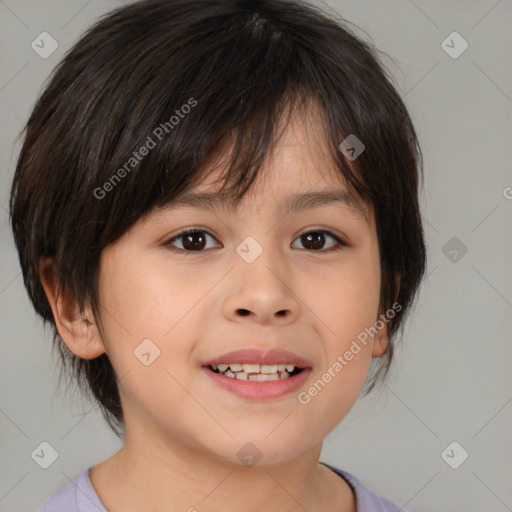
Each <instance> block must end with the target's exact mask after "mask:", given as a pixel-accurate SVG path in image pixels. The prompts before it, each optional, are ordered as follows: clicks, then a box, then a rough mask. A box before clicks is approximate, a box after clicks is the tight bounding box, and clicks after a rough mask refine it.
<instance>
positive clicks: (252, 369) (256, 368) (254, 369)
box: [244, 364, 261, 373]
mask: <svg viewBox="0 0 512 512" xmlns="http://www.w3.org/2000/svg"><path fill="white" fill-rule="evenodd" d="M260 368H261V367H260V365H259V364H244V372H245V373H260Z"/></svg>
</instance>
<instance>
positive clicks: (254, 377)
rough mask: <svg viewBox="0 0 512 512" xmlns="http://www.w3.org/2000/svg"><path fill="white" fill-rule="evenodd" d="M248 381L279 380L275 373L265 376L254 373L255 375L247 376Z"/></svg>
mask: <svg viewBox="0 0 512 512" xmlns="http://www.w3.org/2000/svg"><path fill="white" fill-rule="evenodd" d="M249 380H256V381H259V382H261V381H264V380H279V375H277V373H272V374H270V375H266V374H264V373H256V374H255V375H249Z"/></svg>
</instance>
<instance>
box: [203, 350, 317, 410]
mask: <svg viewBox="0 0 512 512" xmlns="http://www.w3.org/2000/svg"><path fill="white" fill-rule="evenodd" d="M202 368H203V371H204V372H205V373H206V374H207V375H208V376H209V377H210V378H211V379H212V381H213V382H214V383H215V384H216V385H217V386H219V387H220V388H223V389H225V390H227V391H229V392H231V393H234V394H235V395H238V396H239V397H242V398H249V399H259V400H268V399H275V398H280V397H283V396H285V395H288V394H290V393H292V392H293V391H296V390H297V389H298V388H299V387H301V386H302V385H303V384H304V382H305V381H306V380H307V378H308V376H309V375H310V374H311V371H312V368H311V364H310V363H309V362H308V361H306V360H305V359H303V358H301V357H299V356H297V355H296V354H293V353H292V352H288V351H286V350H282V349H272V350H267V351H261V350H255V349H241V350H236V351H234V352H229V353H227V354H224V355H222V356H220V357H218V358H216V359H212V360H210V361H206V362H205V363H204V364H203V365H202Z"/></svg>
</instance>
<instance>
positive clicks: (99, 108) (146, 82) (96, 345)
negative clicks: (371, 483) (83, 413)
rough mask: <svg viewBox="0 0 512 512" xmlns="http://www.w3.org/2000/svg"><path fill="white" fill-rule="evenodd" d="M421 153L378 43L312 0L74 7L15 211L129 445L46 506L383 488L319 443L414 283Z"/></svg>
mask: <svg viewBox="0 0 512 512" xmlns="http://www.w3.org/2000/svg"><path fill="white" fill-rule="evenodd" d="M421 169H422V159H421V150H420V148H419V145H418V142H417V138H416V134H415V131H414V128H413V125H412V123H411V119H410V117H409V115H408V113H407V110H406V107H405V106H404V104H403V102H402V100H401V99H400V96H399V94H398V93H397V92H396V90H395V88H394V86H393V85H392V81H391V78H390V77H389V75H388V74H387V73H386V72H385V70H384V68H383V66H382V65H381V64H380V63H379V61H378V58H377V53H376V51H375V50H374V49H373V48H372V47H371V46H370V45H369V44H368V43H366V42H363V41H362V40H360V39H359V38H358V37H357V36H356V35H355V34H354V33H353V32H351V31H350V30H349V29H348V28H346V27H345V26H344V23H343V20H341V19H336V16H334V15H329V16H328V15H326V14H325V12H322V11H320V9H319V8H318V7H314V6H312V5H310V4H306V3H299V2H296V1H289V0H222V1H220V0H219V1H217V0H146V1H141V2H136V3H133V4H131V5H128V6H124V7H122V8H119V9H117V10H116V11H114V12H112V13H110V14H108V15H107V16H105V17H104V18H103V19H101V20H100V21H99V22H98V23H97V24H96V25H95V26H94V27H92V28H91V29H90V30H89V31H88V32H87V33H86V34H85V35H84V36H83V37H82V38H81V39H80V41H79V42H78V43H77V44H76V45H75V46H74V47H73V48H72V49H71V51H70V52H69V53H68V54H67V55H66V56H65V58H64V59H63V61H62V62H61V63H60V65H59V66H58V67H57V68H56V70H55V72H54V74H53V76H52V77H51V80H50V82H49V84H48V86H47V87H46V89H45V91H44V93H43V94H42V96H41V97H40V99H39V100H38V102H37V104H36V106H35V108H34V111H33V113H32V115H31V117H30V119H29V121H28V123H27V127H26V132H25V140H24V144H23V147H22V150H21V153H20V156H19V160H18V163H17V168H16V173H15V177H14V181H13V188H12V193H11V203H10V207H11V221H12V227H13V232H14V236H15V241H16V245H17V249H18V252H19V257H20V261H21V266H22V270H23V276H24V282H25V286H26V288H27V290H28V293H29V295H30V298H31V300H32V303H33V305H34V307H35V309H36V311H37V312H38V314H40V315H41V316H42V318H43V319H44V320H45V321H47V322H50V323H51V324H52V326H53V328H54V332H55V337H54V346H55V347H58V348H59V353H60V355H61V358H62V364H63V365H64V366H63V368H67V369H68V371H69V372H70V374H71V375H73V376H74V378H76V382H77V383H79V384H80V385H81V387H82V388H83V390H84V391H85V392H90V393H91V394H92V398H93V399H94V400H96V402H97V404H98V405H99V407H100V408H101V411H102V413H103V414H104V416H105V419H106V420H107V422H108V423H109V425H110V427H111V428H112V429H113V431H114V432H115V433H116V434H117V435H118V436H119V437H121V438H122V439H123V447H122V448H121V449H120V450H119V451H118V452H117V453H115V454H114V455H112V456H111V457H110V458H108V459H107V460H105V461H103V462H101V463H99V464H97V465H95V466H92V467H90V468H87V469H84V471H83V472H82V473H81V475H79V476H78V477H77V478H76V480H75V481H74V482H72V483H69V484H68V485H65V486H64V487H61V488H60V489H58V490H57V491H56V492H54V493H53V494H52V495H51V496H50V497H49V498H48V499H47V500H46V501H45V503H44V504H43V505H42V507H41V508H40V512H64V511H65V512H91V511H95V512H96V511H98V510H101V511H103V512H105V511H106V510H108V511H109V512H132V511H137V512H141V511H166V512H167V511H179V510H182V511H189V512H192V511H196V510H197V511H207V510H209V511H220V510H222V511H225V512H230V511H232V510H235V509H237V510H239V508H240V506H243V508H244V510H249V511H260V510H268V511H277V510H279V511H292V510H294V511H295V510H307V511H308V512H320V511H332V510H339V511H346V512H348V511H356V510H357V511H358V512H378V511H387V512H390V511H397V510H399V507H398V506H397V505H395V504H393V503H392V502H391V501H389V500H387V499H385V498H382V497H379V496H377V495H376V494H374V493H372V492H371V491H370V490H369V489H367V488H366V487H365V486H364V485H363V483H362V482H360V481H359V480H358V479H357V478H356V477H354V476H353V475H351V474H350V473H348V472H347V471H345V470H341V469H339V468H336V467H333V466H331V465H328V464H325V463H319V457H320V452H321V448H322V442H323V439H324V438H325V436H326V435H327V434H328V433H329V432H330V431H332V430H333V429H334V428H335V427H336V425H337V424H338V423H339V422H340V421H341V420H342V419H343V418H344V417H345V416H346V414H347V413H348V412H349V410H350V409H351V407H352V406H353V404H354V403H355V401H356V400H357V398H358V396H359V394H360V392H361V389H362V388H363V386H364V384H365V382H366V379H367V376H368V375H369V369H370V364H371V362H372V358H376V359H375V361H378V362H379V365H378V367H377V371H376V373H375V375H373V378H372V380H371V381H370V386H369V389H368V390H367V392H369V391H370V390H371V389H372V388H373V387H374V385H375V383H376V380H377V379H378V378H383V377H384V376H385V374H386V373H387V371H388V368H389V365H390V362H391V358H392V355H393V339H394V337H395V335H396V333H397V332H398V329H399V327H401V326H403V323H404V321H405V318H406V313H407V312H408V311H410V308H411V305H412V303H413V301H414V298H415V297H416V292H417V290H418V287H419V284H420V282H421V279H422V276H423V274H424V269H425V244H424V239H423V231H422V225H421V215H420V211H419V206H418V197H417V196H418V183H419V177H420V176H421V175H420V172H419V171H421ZM201 253H202V254H201Z"/></svg>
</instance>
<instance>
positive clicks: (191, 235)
mask: <svg viewBox="0 0 512 512" xmlns="http://www.w3.org/2000/svg"><path fill="white" fill-rule="evenodd" d="M195 238H201V239H202V242H199V243H198V242H197V241H195V242H194V239H195ZM189 242H190V244H189ZM204 242H205V237H204V236H203V234H202V233H201V232H200V231H194V232H193V233H188V234H187V235H185V238H184V240H183V247H185V249H187V250H194V249H202V248H203V247H204Z"/></svg>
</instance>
